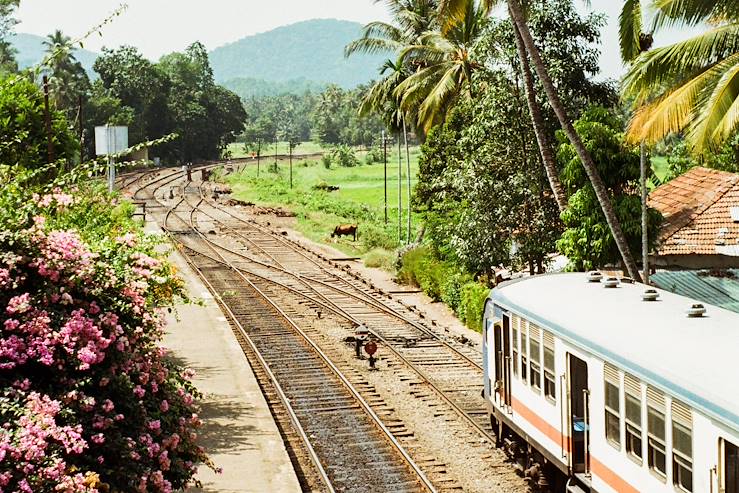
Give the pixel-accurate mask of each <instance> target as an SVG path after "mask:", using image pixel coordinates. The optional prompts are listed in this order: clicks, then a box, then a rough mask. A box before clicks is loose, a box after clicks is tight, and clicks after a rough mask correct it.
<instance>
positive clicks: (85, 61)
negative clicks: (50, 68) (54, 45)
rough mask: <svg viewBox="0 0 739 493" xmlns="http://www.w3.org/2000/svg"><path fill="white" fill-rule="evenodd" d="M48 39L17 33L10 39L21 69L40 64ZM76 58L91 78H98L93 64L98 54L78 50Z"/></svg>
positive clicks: (75, 54) (75, 53)
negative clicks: (45, 41) (45, 42)
mask: <svg viewBox="0 0 739 493" xmlns="http://www.w3.org/2000/svg"><path fill="white" fill-rule="evenodd" d="M45 39H46V38H45V37H43V36H36V35H35V34H26V33H17V34H15V35H13V36H11V37H10V38H9V41H10V43H11V44H12V45H13V47H14V48H15V49H16V50H17V53H16V55H15V59H16V60H17V61H18V66H19V67H20V68H27V67H31V66H33V65H36V64H37V63H39V62H40V61H41V60H42V59H43V58H44V55H45V52H46V48H45V47H44V45H43V42H44V40H45ZM74 56H75V58H77V60H78V61H79V62H80V63H81V64H82V66H83V67H84V68H85V70H86V71H87V74H88V75H89V76H90V77H91V78H95V77H97V74H95V72H94V71H93V70H92V64H93V63H95V60H96V59H97V57H98V54H97V53H94V52H92V51H88V50H83V49H82V48H78V49H76V50H75V52H74Z"/></svg>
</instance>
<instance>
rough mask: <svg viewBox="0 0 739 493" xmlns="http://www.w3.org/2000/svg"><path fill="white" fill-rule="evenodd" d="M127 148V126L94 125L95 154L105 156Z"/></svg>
mask: <svg viewBox="0 0 739 493" xmlns="http://www.w3.org/2000/svg"><path fill="white" fill-rule="evenodd" d="M126 149H128V127H109V126H107V125H106V126H104V127H95V154H97V155H98V156H105V155H107V154H117V153H119V152H121V151H123V150H126Z"/></svg>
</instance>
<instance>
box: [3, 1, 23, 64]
mask: <svg viewBox="0 0 739 493" xmlns="http://www.w3.org/2000/svg"><path fill="white" fill-rule="evenodd" d="M19 3H20V0H0V74H2V73H3V72H5V73H7V72H15V71H17V70H18V63H17V62H16V61H15V54H16V52H15V49H14V48H13V45H11V44H10V41H8V39H7V38H8V36H9V35H10V34H12V32H13V26H15V25H16V23H17V21H16V19H15V18H14V17H13V13H14V12H15V9H16V8H18V5H19Z"/></svg>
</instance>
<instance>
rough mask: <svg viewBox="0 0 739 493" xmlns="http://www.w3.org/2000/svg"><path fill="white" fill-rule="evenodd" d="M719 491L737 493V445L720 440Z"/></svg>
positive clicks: (738, 488) (738, 477) (738, 474)
mask: <svg viewBox="0 0 739 493" xmlns="http://www.w3.org/2000/svg"><path fill="white" fill-rule="evenodd" d="M721 445H722V446H721V487H720V489H719V491H720V492H721V493H739V447H737V446H736V445H734V444H733V443H730V442H727V441H726V440H721Z"/></svg>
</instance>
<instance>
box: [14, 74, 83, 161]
mask: <svg viewBox="0 0 739 493" xmlns="http://www.w3.org/2000/svg"><path fill="white" fill-rule="evenodd" d="M0 88H2V90H0V115H3V117H2V118H0V135H2V141H0V163H3V164H7V165H20V166H23V167H25V168H34V167H38V166H39V165H40V164H42V163H47V162H49V159H48V156H49V155H48V139H47V133H46V122H45V119H44V99H43V94H42V93H41V91H40V90H39V88H38V87H37V86H36V85H35V84H34V83H32V82H30V81H29V80H27V79H25V78H22V77H19V76H17V75H7V76H6V77H4V78H0ZM51 126H52V139H51V143H52V147H53V151H54V157H55V159H58V160H62V161H66V160H67V159H72V158H73V157H74V156H75V154H76V152H77V145H78V144H77V139H76V138H75V135H74V134H73V133H72V132H71V131H70V129H69V126H68V124H67V120H66V119H65V118H64V114H63V113H62V112H60V111H53V112H52V114H51Z"/></svg>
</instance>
